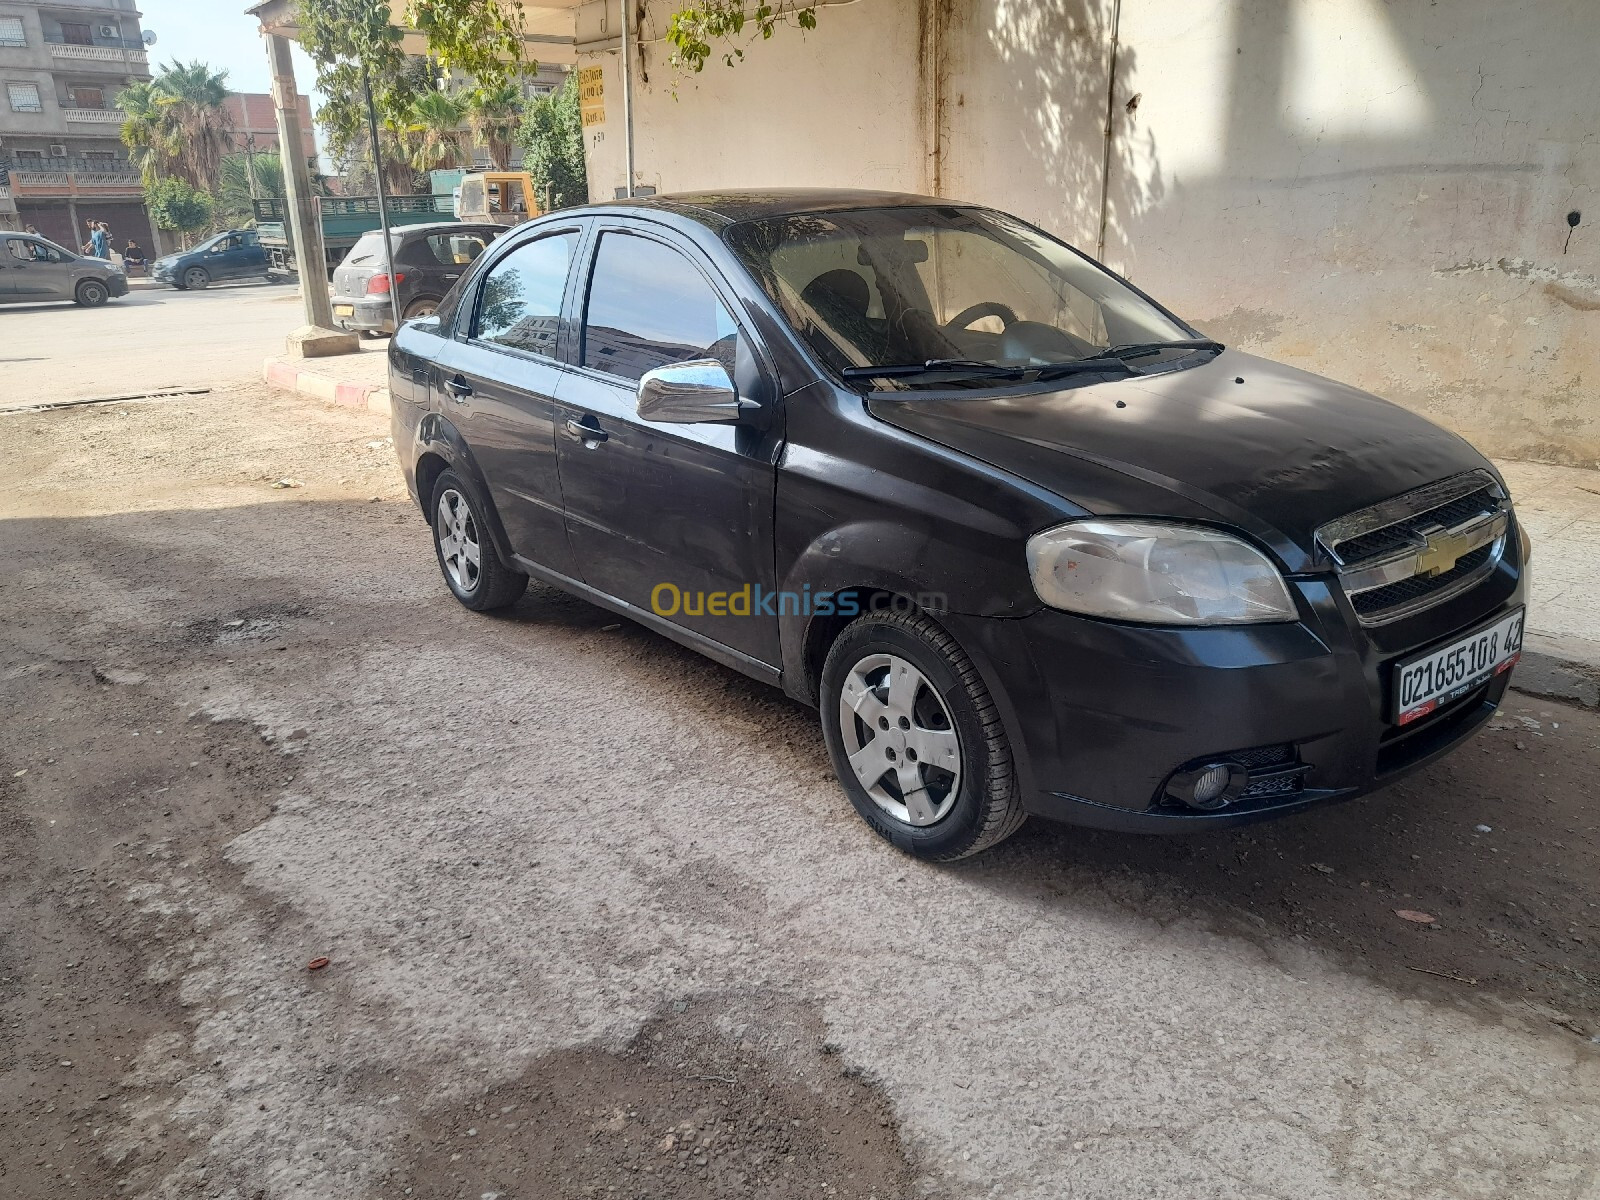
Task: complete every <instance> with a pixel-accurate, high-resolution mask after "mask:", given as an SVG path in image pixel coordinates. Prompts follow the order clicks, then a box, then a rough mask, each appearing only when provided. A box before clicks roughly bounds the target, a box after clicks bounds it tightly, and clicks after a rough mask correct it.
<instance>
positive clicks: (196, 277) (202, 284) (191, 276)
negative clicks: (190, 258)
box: [183, 267, 211, 292]
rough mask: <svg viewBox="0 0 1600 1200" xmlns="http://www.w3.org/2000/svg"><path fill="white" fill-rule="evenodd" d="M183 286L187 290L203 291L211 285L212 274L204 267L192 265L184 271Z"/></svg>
mask: <svg viewBox="0 0 1600 1200" xmlns="http://www.w3.org/2000/svg"><path fill="white" fill-rule="evenodd" d="M183 286H184V289H185V290H187V291H195V292H203V291H205V290H206V288H208V287H210V286H211V275H210V274H209V273H208V272H207V271H206V269H205V268H204V267H190V268H189V269H188V270H187V271H185V272H184V273H183Z"/></svg>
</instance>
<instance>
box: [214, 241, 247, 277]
mask: <svg viewBox="0 0 1600 1200" xmlns="http://www.w3.org/2000/svg"><path fill="white" fill-rule="evenodd" d="M210 266H211V278H212V279H238V278H239V277H240V276H241V275H243V274H244V272H245V249H244V237H243V236H242V235H241V234H237V233H235V234H232V235H230V236H228V237H226V238H224V239H223V240H222V241H221V242H219V243H218V244H217V246H216V248H215V249H214V250H212V251H211V262H210Z"/></svg>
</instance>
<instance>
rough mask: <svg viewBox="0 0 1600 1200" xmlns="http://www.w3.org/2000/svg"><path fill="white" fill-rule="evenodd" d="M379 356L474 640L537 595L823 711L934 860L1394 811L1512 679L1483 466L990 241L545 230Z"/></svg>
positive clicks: (1397, 420) (619, 215)
mask: <svg viewBox="0 0 1600 1200" xmlns="http://www.w3.org/2000/svg"><path fill="white" fill-rule="evenodd" d="M389 353H390V367H391V381H392V394H393V396H394V417H393V422H394V441H395V446H396V448H397V450H398V451H399V454H400V459H401V465H402V467H403V468H404V471H405V473H406V477H407V480H408V482H409V484H410V486H411V490H412V494H413V495H414V496H415V498H416V499H417V501H418V503H419V504H420V506H421V508H422V512H423V514H424V515H425V516H426V518H427V520H428V521H429V523H430V524H431V526H432V529H433V537H434V544H435V548H436V551H437V555H438V560H439V565H440V567H441V569H442V571H443V575H444V579H445V582H446V583H447V584H448V585H449V587H450V589H451V591H452V592H453V593H454V594H455V596H456V598H457V599H458V600H459V601H460V602H461V603H462V604H464V605H466V606H467V607H468V608H471V609H476V610H488V609H498V608H504V607H506V606H508V605H510V604H512V603H513V602H514V601H516V600H517V598H518V597H519V596H520V595H521V593H522V591H523V589H524V587H525V586H526V584H527V581H528V579H529V578H530V577H531V578H535V579H539V580H541V581H544V582H546V583H551V584H555V585H557V586H560V587H563V588H566V589H568V590H570V591H572V592H574V593H576V594H577V595H579V596H583V597H585V598H587V599H589V600H591V601H593V602H594V603H595V604H598V605H600V606H602V607H605V608H607V609H610V610H612V611H615V612H618V613H622V614H624V615H626V616H628V617H630V618H632V619H634V620H636V621H638V622H639V623H641V624H643V625H645V626H647V627H649V628H652V629H655V630H658V631H660V632H661V633H663V634H665V635H666V636H668V637H670V638H673V639H675V640H677V641H679V642H682V643H683V644H685V645H687V646H691V647H693V648H694V649H696V650H699V651H701V652H702V653H704V654H707V655H709V656H710V657H712V658H714V659H716V660H717V661H719V662H722V663H725V664H727V665H729V666H731V667H734V668H735V669H737V670H740V671H743V672H745V673H746V674H748V675H751V676H753V677H755V678H757V679H760V680H764V681H766V682H769V683H771V684H774V685H776V686H780V687H782V688H783V689H784V690H785V691H786V692H787V693H788V694H789V695H791V696H793V697H795V698H796V699H799V700H802V701H804V702H806V703H808V704H812V705H815V706H817V708H818V709H819V711H820V713H821V724H822V733H823V736H824V738H825V739H826V742H827V746H828V750H829V752H830V754H831V756H832V760H833V766H834V769H835V772H836V773H837V775H838V778H839V780H840V781H841V783H842V785H843V787H844V790H845V791H846V793H847V794H848V795H849V797H850V799H851V801H852V802H853V804H854V805H855V808H856V810H857V811H858V812H859V813H860V814H861V816H862V817H863V818H865V820H866V821H867V822H868V823H869V824H870V825H871V826H872V827H873V828H874V829H876V830H877V831H878V832H879V833H880V834H882V835H883V836H884V837H886V838H888V839H889V840H890V841H892V842H893V843H894V844H895V845H897V846H899V847H901V848H903V849H905V850H907V851H909V852H911V853H914V854H918V855H922V856H924V857H928V858H935V859H950V858H958V857H961V856H963V855H967V854H971V853H974V852H976V851H978V850H981V849H983V848H985V847H987V846H991V845H993V844H994V843H996V842H998V841H1000V840H1001V839H1002V838H1004V837H1006V836H1007V835H1009V834H1010V833H1011V832H1012V831H1014V830H1015V829H1016V828H1017V827H1018V826H1019V825H1020V824H1021V823H1022V821H1023V820H1024V818H1025V816H1026V815H1027V814H1029V813H1037V814H1041V815H1044V816H1047V817H1053V818H1058V819H1062V820H1066V821H1073V822H1078V823H1082V824H1087V825H1095V826H1101V827H1105V828H1111V829H1120V830H1130V831H1131V830H1146V831H1168V830H1185V829H1195V828H1207V827H1216V826H1219V825H1228V824H1234V823H1238V822H1243V821H1249V820H1255V819H1260V818H1263V817H1267V816H1273V815H1279V814H1284V813H1290V812H1295V811H1299V810H1303V809H1305V808H1308V807H1310V806H1313V805H1317V804H1322V803H1326V802H1330V801H1335V800H1342V799H1346V798H1349V797H1352V796H1356V795H1359V794H1361V793H1363V792H1367V791H1371V790H1372V789H1374V788H1376V787H1379V786H1382V785H1384V784H1386V783H1388V782H1390V781H1392V780H1394V779H1397V778H1399V777H1400V776H1401V775H1403V774H1404V773H1406V772H1407V771H1410V770H1413V769H1415V768H1417V767H1419V766H1421V765H1422V764H1424V763H1427V762H1429V761H1431V760H1432V759H1434V758H1436V757H1437V756H1439V755H1441V754H1443V753H1445V752H1447V751H1448V750H1450V749H1451V748H1453V747H1454V746H1456V745H1458V744H1460V743H1461V741H1462V740H1463V739H1464V738H1466V737H1467V736H1468V735H1469V734H1471V733H1472V732H1473V731H1474V730H1476V729H1478V728H1479V727H1480V726H1482V725H1483V724H1484V722H1485V721H1487V720H1488V718H1489V716H1490V714H1491V713H1493V711H1494V710H1495V707H1496V706H1497V705H1498V704H1499V702H1500V699H1501V696H1502V695H1503V694H1504V692H1505V689H1506V685H1507V681H1508V679H1509V671H1510V668H1511V667H1512V666H1513V665H1514V664H1515V662H1516V661H1517V657H1518V654H1519V651H1520V646H1521V637H1522V615H1523V607H1522V606H1523V600H1524V596H1525V590H1526V565H1527V560H1528V553H1529V548H1528V543H1527V541H1526V539H1525V536H1524V535H1523V534H1522V532H1521V530H1520V528H1519V526H1518V524H1517V520H1516V516H1515V514H1514V513H1513V511H1512V507H1511V501H1510V497H1509V496H1508V494H1507V491H1506V487H1505V483H1504V481H1503V480H1502V479H1501V478H1500V477H1499V475H1498V474H1497V473H1496V472H1495V470H1494V468H1493V467H1492V466H1491V465H1490V463H1489V462H1488V461H1487V460H1486V459H1484V457H1483V456H1482V455H1480V454H1479V453H1478V452H1477V451H1475V450H1474V449H1473V448H1472V447H1471V446H1470V445H1468V444H1467V443H1466V442H1464V441H1463V440H1461V439H1460V438H1459V437H1456V436H1455V435H1453V434H1450V433H1447V432H1445V431H1444V430H1442V429H1439V428H1438V427H1437V426H1435V425H1432V424H1430V423H1429V422H1428V421H1426V420H1425V419H1423V418H1422V417H1420V416H1418V415H1416V414H1415V413H1412V412H1409V411H1407V410H1405V409H1402V408H1399V407H1396V406H1394V405H1392V404H1389V403H1386V402H1385V401H1383V400H1380V399H1377V398H1376V397H1374V396H1370V395H1367V394H1365V393H1362V392H1359V391H1356V390H1355V389H1353V388H1349V387H1345V386H1343V385H1341V384H1337V383H1333V382H1331V381H1329V380H1327V379H1322V378H1319V377H1317V376H1315V375H1310V374H1307V373H1306V372H1304V371H1298V370H1292V369H1290V368H1288V367H1284V366H1280V365H1277V364H1275V363H1271V362H1266V361H1263V360H1261V359H1258V358H1253V357H1251V356H1249V355H1246V354H1241V353H1238V352H1236V351H1232V350H1228V349H1226V348H1225V347H1223V346H1222V345H1220V344H1218V343H1217V342H1215V341H1211V340H1209V339H1207V338H1205V337H1203V336H1202V335H1201V334H1200V333H1199V332H1198V331H1196V330H1195V329H1193V328H1191V327H1190V326H1189V325H1187V324H1185V323H1184V322H1183V321H1182V320H1180V319H1179V318H1178V317H1176V316H1174V315H1173V314H1172V313H1170V312H1168V311H1167V310H1165V309H1164V308H1162V307H1161V306H1160V305H1159V304H1157V303H1156V302H1155V301H1154V300H1152V299H1151V298H1149V297H1148V296H1146V295H1144V294H1143V293H1141V292H1139V291H1138V290H1137V289H1135V288H1134V287H1132V286H1131V285H1129V284H1128V283H1127V282H1125V281H1124V280H1122V279H1120V278H1118V277H1117V276H1115V275H1113V274H1112V273H1110V272H1108V271H1107V270H1105V269H1104V268H1103V267H1101V266H1100V265H1099V264H1097V263H1095V262H1093V261H1092V260H1090V259H1089V258H1087V257H1086V256H1085V255H1083V254H1081V253H1079V252H1078V251H1076V250H1074V249H1072V248H1071V247H1070V246H1067V245H1065V244H1063V243H1062V242H1060V241H1058V240H1057V239H1055V238H1053V237H1051V236H1050V235H1049V234H1047V233H1044V232H1042V231H1041V230H1039V229H1036V228H1034V227H1032V226H1030V225H1028V224H1026V223H1024V222H1022V221H1020V220H1017V219H1016V218H1014V217H1010V216H1007V215H1006V214H1004V213H1000V212H995V211H993V210H990V209H985V208H980V207H976V206H973V205H967V204H957V203H952V202H950V201H946V200H938V199H930V198H922V197H914V196H899V195H885V194H877V193H863V192H826V191H808V192H792V193H783V192H776V193H774V192H762V193H748V194H739V193H724V194H718V195H700V196H676V197H672V196H666V197H657V198H652V199H650V200H647V201H641V202H627V203H618V204H608V205H604V206H596V207H591V208H586V209H576V210H568V211H564V212H559V213H555V214H551V215H550V216H548V217H544V218H541V219H539V220H536V221H534V222H531V223H530V224H528V225H525V226H523V227H521V228H520V229H518V230H516V231H515V232H514V233H513V234H511V235H510V236H508V237H507V238H505V239H504V240H503V241H502V242H501V243H499V244H497V245H496V246H494V247H493V248H492V249H491V250H490V251H489V252H488V253H486V254H485V255H484V256H483V257H482V258H481V259H480V260H479V261H478V262H477V263H476V264H475V265H474V267H473V269H472V271H471V272H470V273H469V274H468V275H467V276H466V277H465V278H464V279H463V280H462V282H461V284H460V285H459V286H458V287H457V288H456V289H455V290H454V291H453V292H452V293H451V294H450V296H449V297H447V298H446V300H445V302H444V303H443V304H442V305H441V306H440V308H439V311H438V312H437V313H436V314H435V315H434V316H433V317H432V318H430V319H427V320H424V321H420V322H417V323H414V324H410V325H407V326H406V327H405V328H404V329H402V330H401V332H400V334H399V335H398V336H397V337H396V338H395V340H394V342H393V344H392V346H391V348H390V352H389ZM617 753H619V754H620V753H626V749H625V748H619V749H618V750H617ZM645 802H647V798H643V797H641V803H645Z"/></svg>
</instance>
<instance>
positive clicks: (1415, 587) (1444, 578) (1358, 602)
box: [1350, 545, 1494, 617]
mask: <svg viewBox="0 0 1600 1200" xmlns="http://www.w3.org/2000/svg"><path fill="white" fill-rule="evenodd" d="M1493 553H1494V546H1493V545H1489V546H1479V547H1478V548H1477V549H1476V550H1474V551H1473V552H1472V553H1471V554H1469V555H1467V556H1466V557H1465V558H1458V559H1457V560H1456V565H1455V566H1453V567H1451V568H1450V570H1448V571H1443V572H1440V573H1439V574H1438V575H1413V576H1412V577H1411V578H1410V579H1402V580H1401V581H1400V582H1399V583H1391V584H1390V585H1389V586H1388V587H1381V588H1373V589H1372V591H1370V592H1361V593H1359V594H1357V595H1355V596H1352V597H1351V598H1350V604H1351V606H1352V607H1353V608H1354V609H1355V610H1356V612H1357V613H1359V614H1360V615H1361V616H1363V617H1367V616H1376V615H1379V614H1382V613H1384V612H1386V611H1388V610H1389V609H1392V608H1399V607H1401V606H1405V607H1407V608H1409V607H1410V606H1411V605H1413V604H1415V603H1416V602H1417V601H1418V600H1422V599H1425V598H1427V597H1428V596H1431V595H1432V594H1433V593H1435V592H1440V591H1443V590H1445V589H1446V588H1454V587H1455V586H1456V585H1457V584H1458V583H1460V582H1461V580H1462V579H1463V578H1465V577H1467V576H1470V575H1472V574H1474V573H1475V572H1477V571H1478V570H1479V569H1481V568H1482V566H1483V565H1484V563H1486V562H1488V561H1489V557H1490V555H1492V554H1493Z"/></svg>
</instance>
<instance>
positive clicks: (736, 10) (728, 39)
mask: <svg viewBox="0 0 1600 1200" xmlns="http://www.w3.org/2000/svg"><path fill="white" fill-rule="evenodd" d="M786 25H794V26H796V27H798V28H800V29H815V28H816V27H817V9H816V6H815V5H814V4H806V5H799V4H791V3H786V2H785V0H778V2H777V3H776V4H768V3H765V2H764V0H763V3H761V4H758V5H757V6H756V8H755V9H753V10H752V11H750V12H746V11H745V6H744V3H743V0H699V2H698V3H690V4H688V5H685V6H684V7H683V8H680V9H678V11H676V12H674V13H673V14H672V16H671V17H670V18H669V19H668V21H667V42H668V44H669V45H671V46H672V64H673V66H675V67H679V68H682V69H686V70H689V71H695V72H699V71H703V70H705V66H706V60H707V59H708V58H710V57H711V55H712V54H714V53H718V54H720V55H721V58H722V61H723V63H724V64H725V65H727V66H730V67H731V66H734V65H735V64H736V63H739V62H742V61H743V60H744V47H743V46H741V45H740V44H739V43H740V41H741V40H746V41H748V40H750V39H752V38H755V37H760V38H761V40H762V41H766V40H767V39H769V38H770V37H772V35H773V34H774V33H776V32H777V31H778V30H779V29H780V28H782V27H783V26H786ZM746 30H748V31H749V32H748V33H747V32H746ZM713 43H716V44H718V45H720V46H721V47H722V49H721V50H720V51H719V50H715V49H714V48H713Z"/></svg>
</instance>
